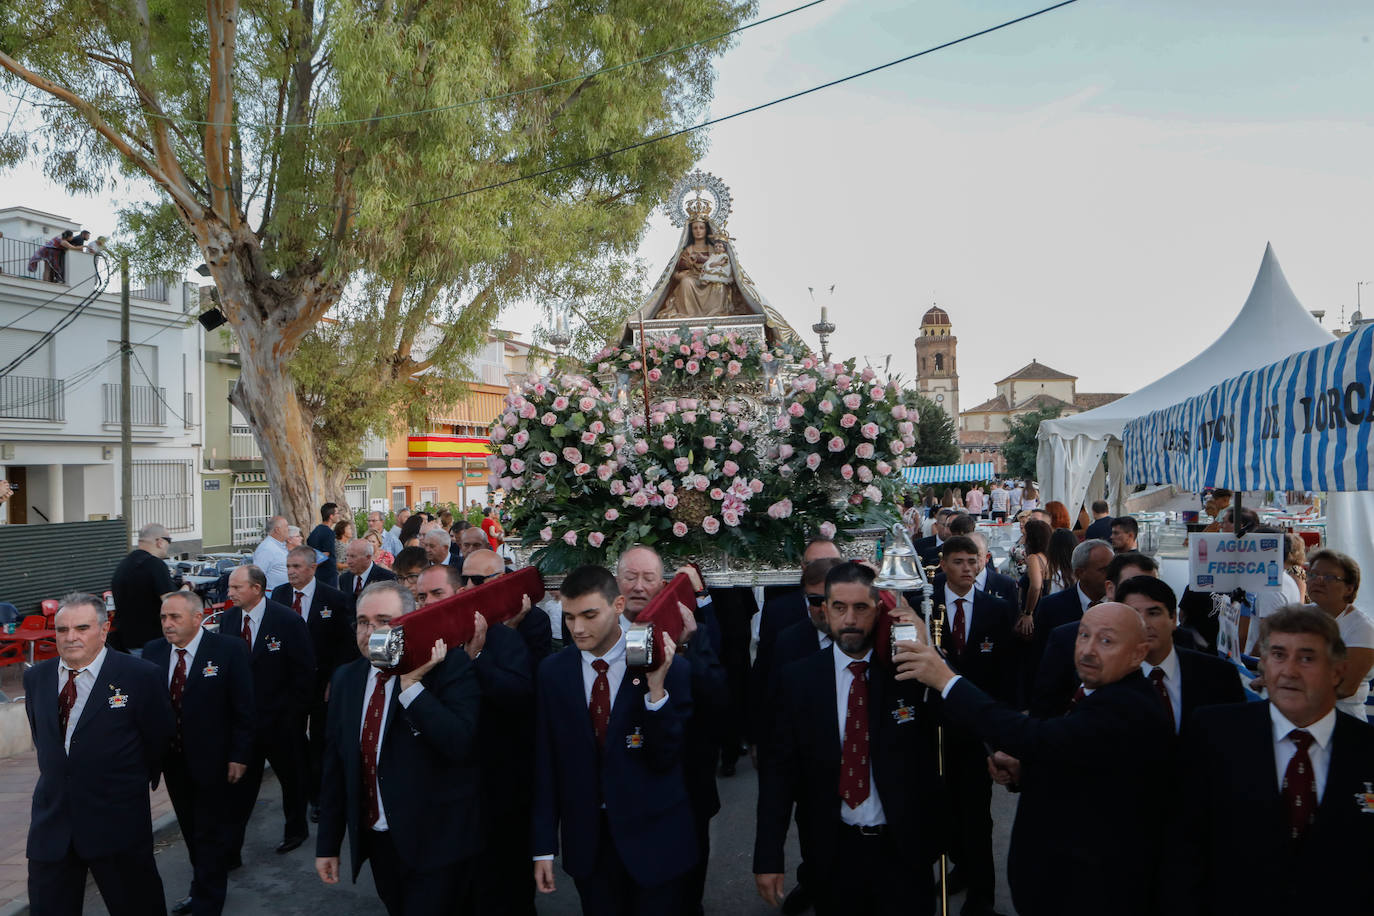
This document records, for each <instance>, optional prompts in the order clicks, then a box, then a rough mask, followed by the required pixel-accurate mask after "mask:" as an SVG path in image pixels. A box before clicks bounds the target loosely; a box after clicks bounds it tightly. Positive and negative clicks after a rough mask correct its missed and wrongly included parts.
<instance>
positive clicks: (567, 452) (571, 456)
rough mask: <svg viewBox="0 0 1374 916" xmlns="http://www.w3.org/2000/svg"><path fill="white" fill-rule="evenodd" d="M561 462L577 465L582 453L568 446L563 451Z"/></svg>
mask: <svg viewBox="0 0 1374 916" xmlns="http://www.w3.org/2000/svg"><path fill="white" fill-rule="evenodd" d="M563 460H564V461H566V462H568V464H577V463H578V462H579V461H581V460H582V453H581V452H579V451H578V450H577V449H575V448H573V447H572V446H568V447H567V448H565V449H563Z"/></svg>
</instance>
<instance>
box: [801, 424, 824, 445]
mask: <svg viewBox="0 0 1374 916" xmlns="http://www.w3.org/2000/svg"><path fill="white" fill-rule="evenodd" d="M802 438H803V439H805V440H806V441H807V442H810V443H811V444H812V445H815V444H816V443H817V442H820V441H821V431H820V430H819V429H817V428H816V427H814V426H808V427H807V428H806V429H804V430H802Z"/></svg>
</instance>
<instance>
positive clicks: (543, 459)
mask: <svg viewBox="0 0 1374 916" xmlns="http://www.w3.org/2000/svg"><path fill="white" fill-rule="evenodd" d="M539 463H540V464H542V465H543V466H544V467H546V468H551V467H553V466H554V465H555V464H557V463H558V456H557V455H555V454H554V453H553V452H540V453H539Z"/></svg>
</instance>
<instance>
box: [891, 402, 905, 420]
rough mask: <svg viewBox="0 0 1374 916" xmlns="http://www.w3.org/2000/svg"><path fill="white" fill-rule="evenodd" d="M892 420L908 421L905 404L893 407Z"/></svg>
mask: <svg viewBox="0 0 1374 916" xmlns="http://www.w3.org/2000/svg"><path fill="white" fill-rule="evenodd" d="M892 419H894V420H905V419H906V405H905V404H895V405H893V407H892Z"/></svg>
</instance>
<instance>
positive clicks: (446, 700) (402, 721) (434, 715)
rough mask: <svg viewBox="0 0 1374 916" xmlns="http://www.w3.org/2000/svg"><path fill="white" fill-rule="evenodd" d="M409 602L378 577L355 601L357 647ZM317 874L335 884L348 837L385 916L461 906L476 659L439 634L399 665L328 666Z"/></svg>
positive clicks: (474, 825) (471, 847)
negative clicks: (421, 658)
mask: <svg viewBox="0 0 1374 916" xmlns="http://www.w3.org/2000/svg"><path fill="white" fill-rule="evenodd" d="M414 609H415V599H414V596H412V595H411V593H410V590H409V589H407V588H406V587H405V586H403V585H401V584H400V583H399V582H377V583H374V584H373V585H370V586H368V588H367V589H366V590H364V592H363V593H362V595H361V597H360V598H359V600H358V617H357V639H358V649H359V650H360V651H366V648H367V640H368V637H370V636H371V635H372V633H373V631H374V630H376V629H378V628H380V627H385V626H390V625H391V624H392V623H393V622H395V621H396V620H397V619H398V618H402V617H404V616H405V615H406V614H408V613H410V612H411V611H413V610H414ZM330 696H331V697H332V701H331V703H330V706H329V732H328V740H327V746H326V751H325V761H324V787H323V792H322V795H321V802H322V803H321V806H320V827H319V836H318V837H317V838H316V840H315V856H316V858H315V871H316V873H317V874H318V875H319V877H320V880H321V881H323V882H324V883H325V884H337V883H338V881H339V873H340V869H339V851H340V849H341V848H342V846H343V839H344V834H345V832H346V833H347V835H348V848H349V863H350V865H351V867H352V875H353V880H354V881H355V882H356V881H357V880H358V872H359V871H361V870H362V867H363V863H364V862H371V863H372V878H373V882H374V883H375V884H376V887H377V896H378V897H380V898H381V900H382V904H383V905H384V906H385V907H386V911H387V913H388V914H390V916H430V914H433V916H441V914H450V913H454V912H458V911H459V907H460V906H461V901H463V900H464V899H465V898H466V897H467V894H468V892H469V885H470V884H471V882H472V880H473V863H474V861H475V857H476V855H477V852H478V850H479V849H480V848H481V845H482V831H481V828H480V822H479V820H478V776H477V722H478V715H479V712H478V709H479V705H480V703H481V687H480V686H479V684H478V680H477V673H476V670H475V667H474V665H473V663H472V662H471V661H470V660H469V659H468V657H467V655H466V654H464V653H463V652H450V651H449V648H448V646H447V645H445V644H444V641H443V640H436V641H435V643H434V645H433V647H431V650H430V657H429V661H427V662H425V663H424V664H423V665H422V666H420V667H419V668H416V669H415V670H414V671H410V672H407V673H404V674H399V675H398V674H397V673H396V672H394V671H390V670H385V669H380V668H375V667H373V666H372V665H370V664H369V663H368V661H367V660H366V659H365V658H359V659H355V660H354V661H352V662H350V663H349V664H348V665H345V666H344V667H342V668H340V669H339V670H338V671H336V672H335V674H334V680H333V682H332V684H331V689H330Z"/></svg>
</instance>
